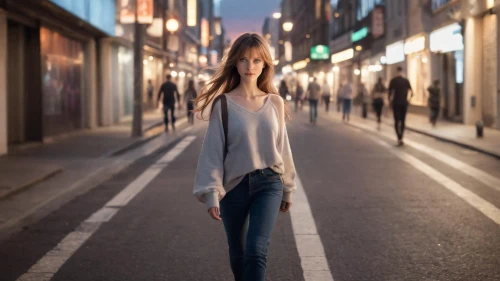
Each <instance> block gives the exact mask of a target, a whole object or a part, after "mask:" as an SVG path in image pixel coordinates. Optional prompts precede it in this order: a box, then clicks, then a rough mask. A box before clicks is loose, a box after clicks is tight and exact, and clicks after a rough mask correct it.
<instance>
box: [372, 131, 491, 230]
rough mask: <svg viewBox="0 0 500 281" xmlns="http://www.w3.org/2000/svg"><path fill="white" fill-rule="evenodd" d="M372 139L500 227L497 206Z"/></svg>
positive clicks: (404, 153) (419, 162)
mask: <svg viewBox="0 0 500 281" xmlns="http://www.w3.org/2000/svg"><path fill="white" fill-rule="evenodd" d="M370 138H371V139H372V140H374V141H375V142H376V143H378V144H380V145H382V146H384V147H385V148H387V149H388V150H389V151H390V152H391V153H393V154H394V155H396V156H397V157H399V158H401V159H402V160H403V161H405V162H407V163H408V164H410V165H412V166H413V167H415V168H417V169H418V170H420V171H421V172H422V173H424V174H425V175H427V176H428V177H430V178H431V179H433V180H435V181H436V182H437V183H439V184H440V185H442V186H444V187H445V188H446V189H448V190H449V191H451V192H452V193H454V194H455V195H456V196H458V197H460V198H462V199H463V200H464V201H465V202H467V203H469V204H470V205H471V206H472V207H474V208H476V209H477V210H478V211H480V212H481V213H483V214H484V215H485V216H486V217H488V218H489V219H491V220H492V221H494V222H495V223H497V224H498V225H500V209H498V208H497V207H495V205H493V204H491V203H490V202H488V201H486V200H484V199H483V198H481V197H479V196H477V195H476V194H475V193H474V192H472V191H470V190H468V189H467V188H465V187H463V186H461V185H460V184H459V183H457V182H455V181H453V180H452V179H450V178H448V177H447V176H445V175H443V174H442V173H440V172H439V171H437V170H436V169H434V168H432V167H431V166H429V165H427V164H425V163H424V162H422V161H420V160H419V159H417V158H416V157H413V156H411V155H410V154H408V153H406V152H403V151H400V150H398V149H395V148H393V147H391V146H390V145H389V144H388V143H387V142H385V141H383V140H381V139H377V138H375V137H370Z"/></svg>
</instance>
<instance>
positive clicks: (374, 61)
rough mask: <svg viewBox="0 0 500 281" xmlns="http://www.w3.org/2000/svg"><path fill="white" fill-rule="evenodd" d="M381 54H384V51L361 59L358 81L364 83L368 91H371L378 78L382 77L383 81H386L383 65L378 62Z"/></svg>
mask: <svg viewBox="0 0 500 281" xmlns="http://www.w3.org/2000/svg"><path fill="white" fill-rule="evenodd" d="M383 56H385V53H379V54H376V55H373V56H371V57H370V58H367V59H364V60H362V61H361V70H360V81H361V83H363V84H364V85H365V87H366V89H367V90H368V92H369V93H371V90H372V89H373V87H374V86H375V84H376V83H377V81H378V79H379V78H382V81H383V83H387V81H385V75H384V72H383V70H384V67H383V65H382V63H381V62H380V59H381V58H382V57H383Z"/></svg>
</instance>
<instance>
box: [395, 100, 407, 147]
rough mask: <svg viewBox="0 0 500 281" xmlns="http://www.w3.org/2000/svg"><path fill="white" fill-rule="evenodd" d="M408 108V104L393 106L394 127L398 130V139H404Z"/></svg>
mask: <svg viewBox="0 0 500 281" xmlns="http://www.w3.org/2000/svg"><path fill="white" fill-rule="evenodd" d="M407 110H408V105H406V104H402V105H393V106H392V112H393V114H394V129H395V130H396V135H397V136H398V140H402V139H403V135H404V133H405V120H406V112H407Z"/></svg>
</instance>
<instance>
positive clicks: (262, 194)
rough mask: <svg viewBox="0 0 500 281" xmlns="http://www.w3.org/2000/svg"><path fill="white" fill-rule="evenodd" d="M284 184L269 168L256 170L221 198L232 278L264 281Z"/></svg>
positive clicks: (279, 176) (236, 280) (238, 280)
mask: <svg viewBox="0 0 500 281" xmlns="http://www.w3.org/2000/svg"><path fill="white" fill-rule="evenodd" d="M282 196H283V184H282V181H281V175H280V174H278V173H276V172H274V171H273V170H271V169H270V168H267V169H263V170H255V171H253V172H251V173H249V174H247V175H246V176H245V177H244V178H243V179H242V180H241V182H240V183H239V184H238V185H237V186H236V187H235V188H234V189H232V190H231V191H229V192H228V193H227V194H226V196H224V198H223V199H222V200H221V201H220V211H221V217H222V222H223V223H224V228H225V230H226V235H227V241H228V245H229V258H230V262H231V269H232V271H233V274H234V279H235V281H264V280H265V275H266V268H267V247H268V246H269V242H270V240H271V232H272V230H273V227H274V223H275V222H276V218H277V217H278V213H279V208H280V205H281V199H282Z"/></svg>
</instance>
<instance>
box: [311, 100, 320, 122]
mask: <svg viewBox="0 0 500 281" xmlns="http://www.w3.org/2000/svg"><path fill="white" fill-rule="evenodd" d="M309 115H310V120H311V122H313V121H316V119H317V118H318V100H312V99H310V100H309Z"/></svg>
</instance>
